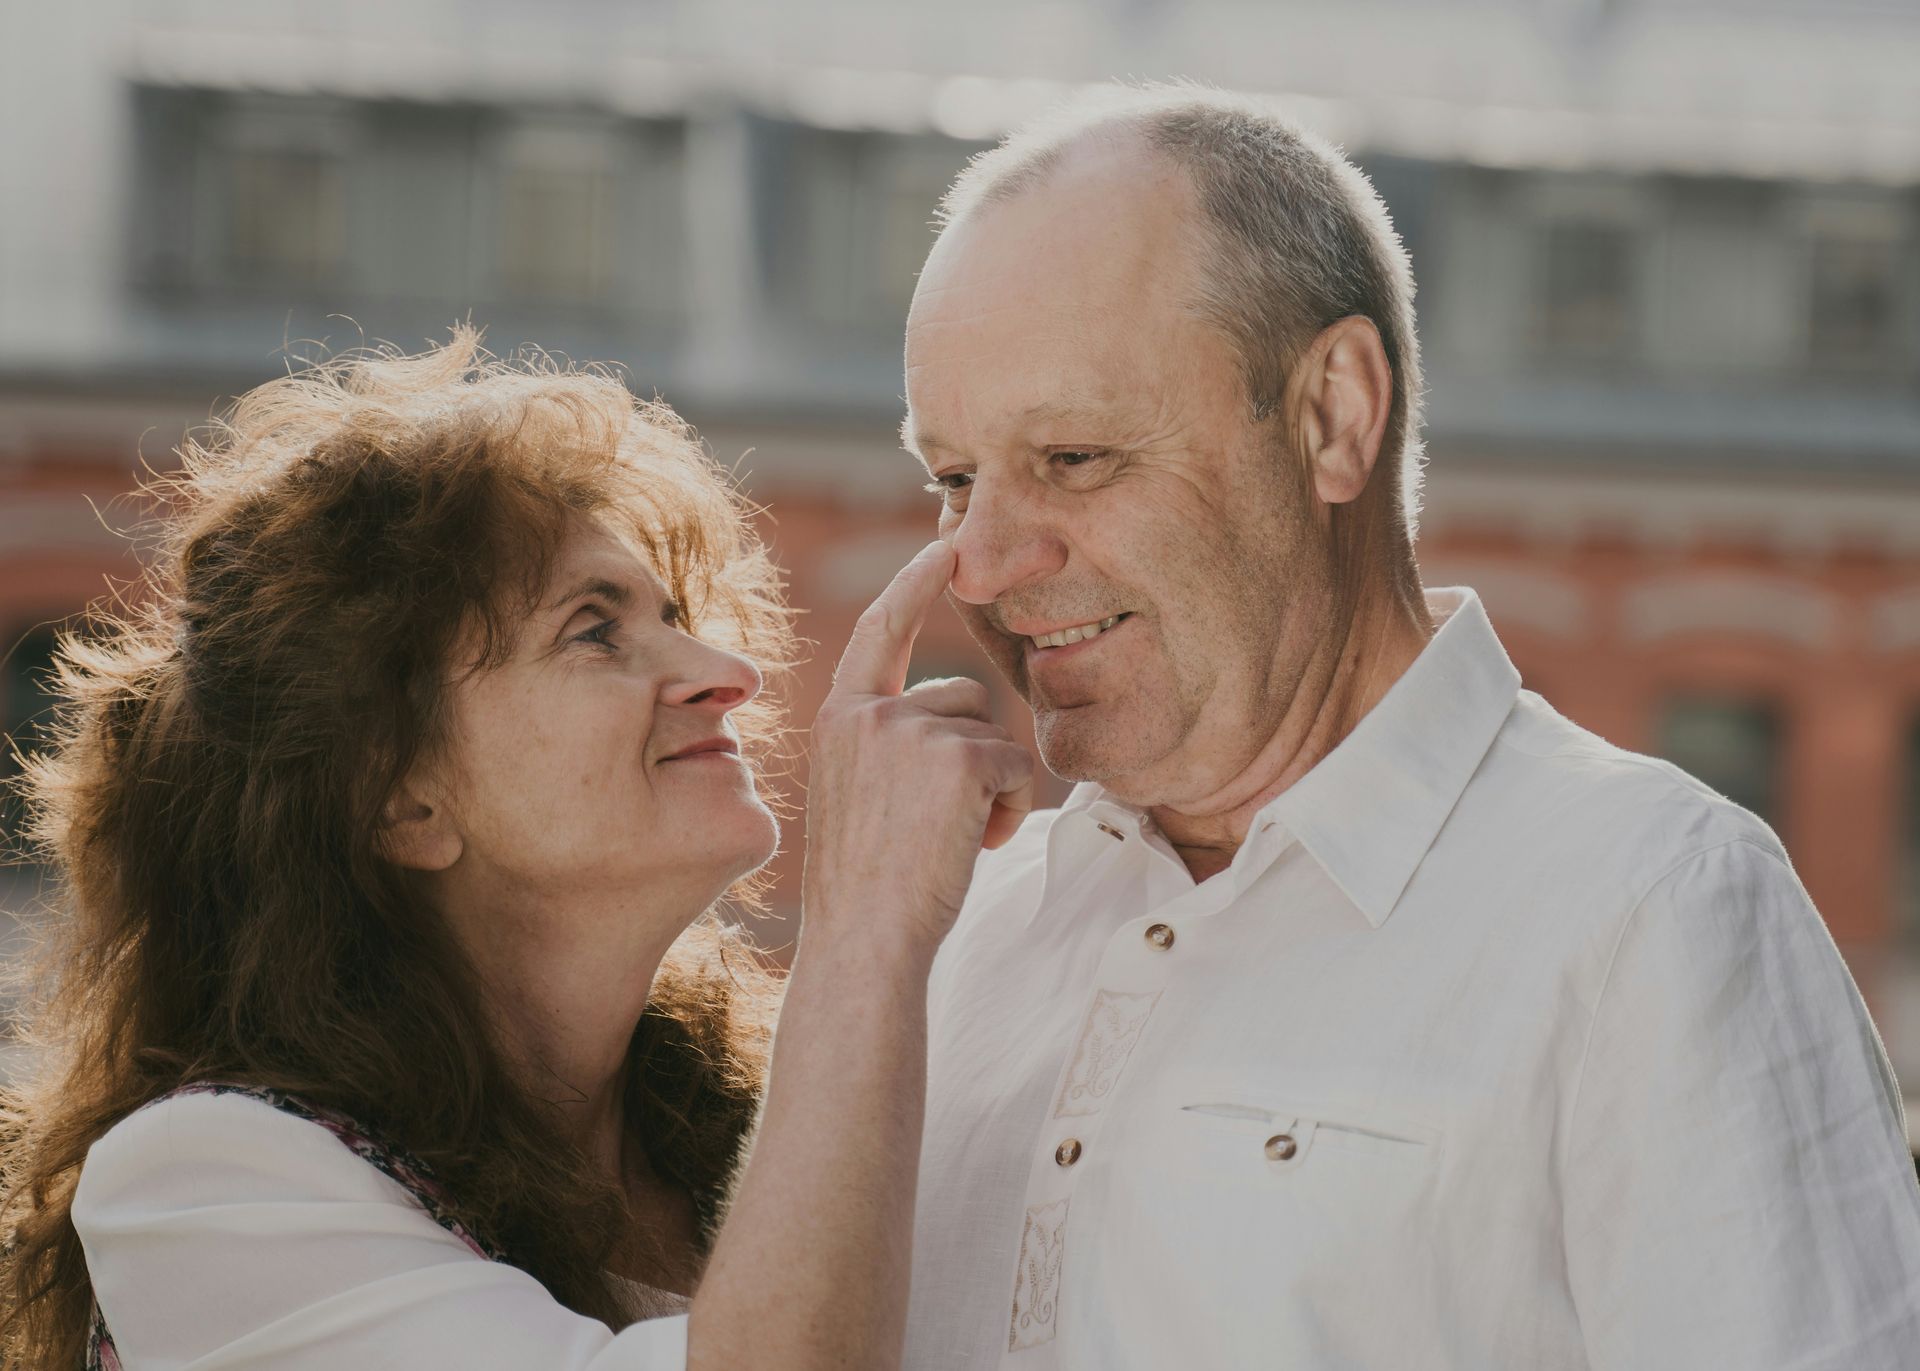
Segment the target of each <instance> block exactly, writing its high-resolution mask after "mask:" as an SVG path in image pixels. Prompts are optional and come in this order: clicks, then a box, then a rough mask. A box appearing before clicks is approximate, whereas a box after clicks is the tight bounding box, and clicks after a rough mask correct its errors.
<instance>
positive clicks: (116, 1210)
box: [73, 1094, 687, 1371]
mask: <svg viewBox="0 0 1920 1371" xmlns="http://www.w3.org/2000/svg"><path fill="white" fill-rule="evenodd" d="M73 1226H74V1228H75V1229H76V1230H77V1231H78V1232H79V1234H80V1242H81V1245H82V1247H84V1248H85V1250H86V1254H87V1272H88V1274H89V1275H90V1276H91V1277H92V1279H93V1287H94V1294H95V1297H96V1298H97V1299H98V1300H99V1302H100V1309H101V1312H102V1313H103V1314H104V1315H105V1316H106V1320H107V1326H108V1328H110V1329H111V1330H112V1332H113V1341H114V1346H115V1350H116V1351H117V1352H118V1353H119V1357H120V1364H121V1366H123V1367H124V1368H126V1371H147V1369H148V1368H153V1369H154V1371H160V1369H161V1368H176V1367H192V1368H194V1371H243V1368H244V1369H245V1371H252V1369H253V1368H260V1371H266V1369H267V1368H273V1369H274V1371H339V1368H342V1367H351V1368H353V1369H354V1371H372V1369H374V1368H392V1369H393V1371H403V1369H404V1371H413V1369H414V1368H419V1367H440V1366H445V1367H460V1368H463V1371H684V1368H685V1366H686V1364H687V1317H686V1315H684V1314H677V1315H673V1316H670V1317H665V1318H657V1319H648V1320H645V1321H644V1322H641V1323H636V1324H633V1325H631V1326H629V1327H628V1328H626V1329H624V1330H622V1331H621V1332H619V1333H614V1332H613V1331H612V1330H610V1329H609V1328H608V1327H607V1326H606V1325H605V1324H603V1323H600V1322H598V1321H597V1320H594V1319H589V1318H585V1317H583V1316H582V1315H579V1314H576V1313H574V1312H573V1311H572V1310H570V1309H568V1308H567V1307H566V1306H565V1305H562V1304H560V1303H559V1302H558V1301H556V1300H555V1299H554V1298H553V1296H552V1295H550V1294H548V1293H547V1289H546V1287H545V1286H543V1285H541V1284H540V1282H539V1281H537V1280H535V1279H534V1278H533V1277H532V1276H530V1275H528V1274H527V1273H526V1272H525V1271H522V1270H520V1269H519V1268H518V1267H515V1266H509V1265H507V1264H505V1263H504V1262H495V1261H488V1260H487V1259H486V1258H484V1257H482V1256H479V1255H478V1254H477V1253H475V1252H474V1251H473V1249H472V1248H470V1247H468V1246H467V1245H466V1244H465V1243H463V1242H462V1241H461V1240H460V1239H459V1238H457V1237H455V1236H454V1235H453V1234H452V1233H450V1232H448V1231H447V1230H446V1229H444V1228H442V1227H441V1226H440V1225H439V1224H438V1223H436V1222H435V1221H434V1220H433V1219H432V1218H431V1217H430V1216H429V1215H428V1214H427V1212H426V1211H425V1210H424V1209H422V1208H421V1207H420V1206H419V1205H418V1204H417V1203H415V1201H414V1200H413V1198H412V1196H410V1195H409V1194H408V1193H407V1192H406V1191H405V1190H404V1189H403V1188H401V1186H400V1185H399V1183H398V1182H396V1181H393V1180H391V1179H389V1178H388V1177H387V1176H386V1175H385V1174H383V1173H382V1172H380V1171H378V1170H376V1169H375V1168H374V1166H373V1165H372V1164H371V1163H369V1162H367V1161H364V1160H362V1159H361V1158H360V1156H359V1155H358V1154H357V1153H355V1152H353V1151H352V1150H350V1149H349V1148H348V1147H346V1145H345V1144H343V1143H342V1142H341V1141H340V1140H339V1139H338V1138H337V1137H335V1136H334V1135H333V1134H332V1133H329V1132H328V1131H327V1130H326V1129H324V1128H322V1127H321V1126H320V1125H319V1124H316V1123H309V1122H307V1121H306V1120H305V1119H299V1118H295V1117H294V1116H293V1115H291V1114H286V1113H282V1112H281V1111H280V1110H278V1109H275V1108H274V1107H273V1106H272V1105H270V1104H266V1103H264V1102H262V1101H260V1100H255V1099H249V1098H247V1097H245V1096H243V1095H213V1094H185V1095H174V1096H170V1097H168V1098H165V1099H162V1100H159V1101H157V1102H155V1103H153V1104H150V1105H148V1106H147V1107H146V1108H144V1109H140V1110H137V1111H135V1112H134V1113H132V1114H129V1115H128V1116H127V1117H126V1118H125V1119H122V1120H121V1121H120V1122H119V1123H118V1124H116V1125H114V1126H113V1127H112V1128H111V1129H109V1130H108V1131H107V1132H106V1133H105V1134H104V1135H103V1136H102V1137H101V1138H100V1140H99V1141H98V1142H96V1143H94V1145H93V1147H92V1148H91V1149H90V1150H89V1151H88V1153H87V1161H86V1165H85V1166H83V1167H82V1168H81V1170H80V1184H79V1187H78V1189H77V1190H76V1191H75V1193H74V1198H73ZM654 1293H655V1294H656V1295H657V1294H659V1292H654ZM665 1298H671V1297H665Z"/></svg>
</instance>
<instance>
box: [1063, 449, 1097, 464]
mask: <svg viewBox="0 0 1920 1371" xmlns="http://www.w3.org/2000/svg"><path fill="white" fill-rule="evenodd" d="M1099 455H1100V454H1099V453H1097V452H1056V453H1054V454H1053V460H1054V461H1056V462H1058V463H1059V464H1060V465H1061V466H1063V467H1077V466H1080V465H1082V464H1083V463H1086V462H1091V461H1092V460H1093V459H1094V458H1096V457H1098V456H1099Z"/></svg>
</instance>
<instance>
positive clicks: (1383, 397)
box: [1294, 315, 1393, 505]
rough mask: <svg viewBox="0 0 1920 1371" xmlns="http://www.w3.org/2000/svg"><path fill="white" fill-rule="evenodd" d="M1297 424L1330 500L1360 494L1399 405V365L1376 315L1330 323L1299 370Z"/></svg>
mask: <svg viewBox="0 0 1920 1371" xmlns="http://www.w3.org/2000/svg"><path fill="white" fill-rule="evenodd" d="M1294 374H1295V377H1296V378H1297V381H1298V386H1299V389H1298V393H1297V396H1296V399H1295V419H1294V422H1295V426H1296V432H1297V434H1298V437H1299V442H1300V450H1301V452H1302V454H1303V455H1304V456H1305V458H1306V460H1307V463H1308V469H1309V470H1310V471H1311V472H1312V473H1313V488H1314V491H1315V492H1316V493H1317V494H1318V495H1319V496H1320V498H1321V499H1322V500H1323V501H1325V502H1326V503H1327V504H1330V505H1344V504H1348V503H1351V502H1352V501H1354V500H1357V499H1359V498H1360V495H1361V493H1362V492H1363V491H1365V490H1366V488H1367V480H1368V478H1369V477H1371V476H1372V475H1373V465H1374V462H1375V460H1376V459H1377V458H1378V457H1379V456H1380V444H1381V442H1382V441H1383V440H1384V439H1385V437H1386V433H1387V416H1388V413H1389V411H1390V410H1391V409H1392V408H1393V368H1392V367H1390V366H1389V365H1388V364H1387V350H1386V348H1385V346H1384V345H1382V343H1381V342H1380V331H1379V330H1378V329H1376V328H1375V327H1374V326H1373V321H1372V320H1370V319H1363V318H1361V317H1360V316H1358V315H1352V316H1350V317H1348V318H1345V319H1341V320H1339V321H1338V322H1336V323H1332V324H1329V325H1328V326H1327V327H1326V328H1325V329H1323V330H1321V332H1320V336H1319V337H1317V338H1315V339H1314V340H1313V342H1312V343H1311V344H1310V345H1308V348H1307V351H1306V354H1305V355H1304V356H1303V357H1302V358H1301V359H1300V364H1299V366H1298V368H1297V369H1296V371H1295V373H1294Z"/></svg>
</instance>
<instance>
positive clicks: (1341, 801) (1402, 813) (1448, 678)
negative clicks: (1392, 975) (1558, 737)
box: [1256, 587, 1520, 928]
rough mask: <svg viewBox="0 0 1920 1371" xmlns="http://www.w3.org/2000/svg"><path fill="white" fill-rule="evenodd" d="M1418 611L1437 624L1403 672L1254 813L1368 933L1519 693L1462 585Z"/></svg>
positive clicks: (1476, 600) (1383, 917)
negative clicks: (1309, 862) (1310, 865)
mask: <svg viewBox="0 0 1920 1371" xmlns="http://www.w3.org/2000/svg"><path fill="white" fill-rule="evenodd" d="M1427 607H1428V609H1429V610H1430V611H1431V612H1432V613H1433V616H1434V617H1435V618H1436V619H1437V620H1439V621H1440V626H1439V628H1438V630H1437V631H1436V632H1435V633H1434V635H1433V637H1432V638H1431V639H1430V640H1429V641H1428V643H1427V645H1426V647H1425V648H1423V649H1422V650H1421V652H1420V655H1419V656H1418V657H1416V658H1415V659H1414V662H1413V665H1412V666H1410V667H1408V668H1407V670H1406V672H1405V673H1404V674H1403V675H1402V676H1401V677H1400V679H1399V680H1397V681H1395V682H1394V683H1393V686H1392V687H1391V688H1390V689H1389V690H1388V691H1387V693H1386V695H1385V696H1384V697H1383V698H1382V699H1381V700H1380V702H1379V703H1378V704H1376V705H1375V706H1374V707H1373V709H1372V710H1371V711H1370V712H1369V713H1368V714H1367V716H1366V717H1365V718H1364V719H1362V720H1361V721H1360V723H1359V725H1358V727H1356V728H1355V729H1354V730H1353V732H1352V733H1350V734H1348V735H1347V736H1346V737H1345V738H1344V739H1342V740H1341V742H1340V744H1339V745H1338V746H1337V747H1335V748H1334V749H1333V751H1332V752H1329V753H1328V754H1327V755H1326V756H1325V757H1323V758H1322V759H1321V760H1320V763H1319V764H1318V765H1317V766H1315V767H1314V768H1313V770H1311V771H1309V772H1308V773H1307V774H1306V775H1305V776H1303V777H1301V778H1300V780H1299V781H1297V782H1295V783H1294V784H1293V785H1292V786H1291V787H1289V788H1288V789H1287V790H1286V791H1285V792H1283V793H1282V794H1280V795H1278V796H1276V797H1275V798H1274V800H1273V801H1272V802H1271V803H1270V804H1269V805H1268V806H1267V807H1266V810H1265V811H1263V813H1266V814H1271V815H1275V816H1277V817H1278V818H1279V819H1280V821H1281V822H1282V823H1284V824H1285V825H1286V827H1287V828H1288V829H1290V830H1291V831H1292V833H1293V834H1294V836H1295V837H1297V838H1298V839H1299V840H1300V842H1301V844H1302V845H1303V846H1304V847H1305V848H1306V849H1307V850H1308V851H1309V852H1311V853H1312V854H1313V857H1314V860H1315V861H1317V862H1319V863H1320V865H1321V866H1322V867H1323V868H1324V869H1325V870H1326V872H1327V874H1328V875H1329V876H1331V877H1332V878H1333V880H1334V882H1335V883H1336V884H1338V885H1339V887H1340V889H1341V890H1342V891H1344V892H1345V893H1346V896H1347V898H1348V899H1350V900H1352V901H1353V902H1354V904H1355V905H1357V906H1359V909H1360V912H1361V913H1362V914H1364V915H1365V916H1366V919H1367V922H1368V923H1370V924H1372V925H1373V926H1374V927H1376V928H1378V927H1379V926H1380V925H1381V924H1383V923H1385V922H1386V921H1387V916H1388V915H1390V914H1392V913H1393V909H1394V906H1395V905H1396V904H1398V903H1399V901H1400V895H1401V893H1402V892H1403V891H1404V890H1405V889H1406V888H1407V883H1408V882H1409V881H1411V880H1412V879H1413V873H1414V872H1415V871H1416V870H1417V869H1418V868H1419V866H1420V863H1421V861H1422V860H1423V859H1424V858H1425V857H1426V855H1427V851H1428V849H1429V848H1431V847H1432V846H1433V841H1434V839H1435V838H1437V837H1438V836H1439V835H1440V829H1441V827H1442V825H1444V824H1445V823H1446V821H1447V816H1448V815H1449V814H1451V813H1452V812H1453V807H1454V805H1455V804H1456V803H1458V802H1459V799H1460V796H1461V794H1462V792H1464V791H1465V790H1466V788H1467V782H1468V781H1469V780H1471V779H1472V777H1473V773H1474V772H1475V771H1476V770H1477V769H1478V768H1479V766H1480V762H1481V759H1482V758H1484V757H1485V756H1486V754H1487V749H1488V748H1490V747H1492V746H1493V740H1494V736H1495V735H1496V734H1498V733H1499V731H1500V727H1501V725H1502V724H1504V723H1505V722H1506V719H1507V715H1508V714H1510V713H1511V712H1512V710H1513V704H1514V700H1515V699H1516V698H1517V696H1518V694H1519V691H1520V673H1519V672H1518V671H1516V670H1515V669H1514V666H1513V663H1512V662H1511V661H1510V660H1508V658H1507V653H1506V649H1505V648H1503V647H1501V646H1500V640H1499V638H1497V637H1496V636H1494V632H1493V625H1492V624H1491V623H1489V622H1488V621H1487V613H1486V610H1485V609H1484V608H1482V606H1481V604H1480V597H1479V596H1478V595H1476V594H1474V592H1473V591H1471V590H1469V589H1466V588H1465V587H1456V588H1453V589H1448V590H1430V591H1428V592H1427ZM1257 822H1258V820H1257V819H1256V823H1257Z"/></svg>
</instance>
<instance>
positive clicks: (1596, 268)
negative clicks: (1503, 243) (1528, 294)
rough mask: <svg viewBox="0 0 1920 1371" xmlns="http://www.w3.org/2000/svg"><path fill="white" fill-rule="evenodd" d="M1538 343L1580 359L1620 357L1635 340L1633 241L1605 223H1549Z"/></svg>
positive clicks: (1622, 227)
mask: <svg viewBox="0 0 1920 1371" xmlns="http://www.w3.org/2000/svg"><path fill="white" fill-rule="evenodd" d="M1539 250H1540V270H1539V279H1540V314H1539V334H1540V341H1541V342H1542V343H1543V344H1544V345H1545V346H1547V347H1548V348H1551V349H1553V350H1554V351H1556V352H1560V353H1564V354H1567V355H1571V356H1580V357H1617V356H1620V355H1621V354H1623V353H1624V352H1625V351H1626V350H1627V348H1628V346H1629V344H1630V343H1631V342H1632V340H1633V332H1634V308H1635V299H1636V294H1637V292H1636V289H1635V286H1636V282H1635V263H1634V237H1633V232H1632V230H1631V229H1630V228H1629V227H1628V226H1627V225H1626V224H1623V223H1619V222H1615V221H1613V220H1607V219H1588V218H1555V219H1549V220H1548V221H1547V222H1546V223H1545V224H1544V225H1543V226H1542V228H1541V231H1540V249H1539Z"/></svg>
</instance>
